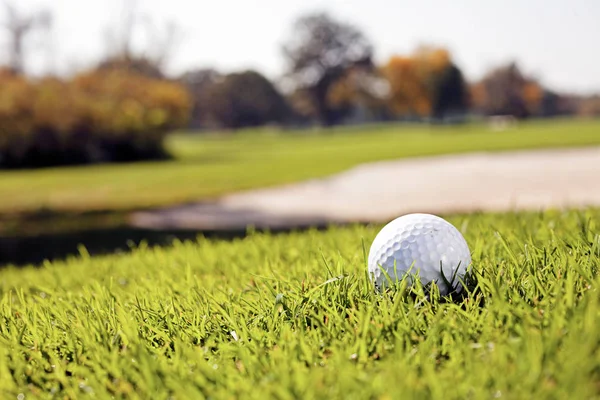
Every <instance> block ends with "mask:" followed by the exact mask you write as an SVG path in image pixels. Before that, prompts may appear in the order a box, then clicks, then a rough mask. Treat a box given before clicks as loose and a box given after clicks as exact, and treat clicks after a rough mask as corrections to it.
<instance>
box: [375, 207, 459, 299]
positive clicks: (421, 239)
mask: <svg viewBox="0 0 600 400" xmlns="http://www.w3.org/2000/svg"><path fill="white" fill-rule="evenodd" d="M470 264H471V253H470V251H469V247H468V245H467V242H466V241H465V239H464V238H463V236H462V235H461V234H460V232H459V231H458V230H457V229H456V228H455V227H454V226H453V225H452V224H450V223H449V222H447V221H446V220H444V219H443V218H440V217H438V216H435V215H431V214H407V215H403V216H401V217H398V218H396V219H395V220H393V221H391V222H390V223H388V224H387V225H386V226H384V227H383V229H382V230H381V231H380V232H379V233H378V234H377V236H376V237H375V240H374V241H373V244H372V245H371V249H370V250H369V266H368V269H369V274H370V276H371V279H373V281H374V283H375V286H376V287H377V288H382V287H383V286H384V285H386V284H388V283H389V281H388V277H386V276H385V274H384V273H383V272H382V269H383V270H385V272H386V273H387V274H388V276H389V280H392V281H395V280H396V279H398V280H400V279H402V277H403V276H404V275H405V274H406V273H407V272H409V273H410V274H411V275H412V274H416V273H417V271H418V273H419V277H420V279H421V283H423V284H424V285H425V284H427V283H429V282H431V281H435V283H436V285H437V286H438V288H439V290H440V294H441V295H446V294H448V293H449V292H450V291H451V290H452V288H451V287H448V286H449V285H448V284H447V283H446V281H445V280H444V277H445V278H446V280H448V281H449V282H452V286H454V289H455V290H456V291H460V290H461V289H462V287H461V285H460V282H459V278H461V279H462V278H463V277H464V275H465V273H466V270H467V267H468V266H469V265H470ZM442 272H443V275H442Z"/></svg>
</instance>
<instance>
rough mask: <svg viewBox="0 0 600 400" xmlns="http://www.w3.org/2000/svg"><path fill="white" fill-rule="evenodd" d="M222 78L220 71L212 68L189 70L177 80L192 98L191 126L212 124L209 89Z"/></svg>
mask: <svg viewBox="0 0 600 400" xmlns="http://www.w3.org/2000/svg"><path fill="white" fill-rule="evenodd" d="M223 78H224V77H223V75H222V74H221V73H219V72H218V71H216V70H215V69H212V68H205V69H196V70H191V71H188V72H185V73H184V74H183V75H181V77H179V82H181V84H182V85H183V86H185V87H186V88H187V90H188V91H189V92H190V94H191V96H192V98H193V103H194V105H193V108H192V113H191V114H192V115H191V120H190V126H191V127H192V128H209V127H211V126H212V125H214V121H212V120H211V115H210V109H211V103H212V98H211V91H212V88H213V86H214V85H216V84H218V83H219V82H221V81H222V80H223Z"/></svg>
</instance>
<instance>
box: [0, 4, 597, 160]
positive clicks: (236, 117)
mask: <svg viewBox="0 0 600 400" xmlns="http://www.w3.org/2000/svg"><path fill="white" fill-rule="evenodd" d="M10 11H11V12H10V13H8V15H9V20H8V22H6V23H5V28H6V30H7V31H8V32H9V36H10V38H11V41H10V43H12V46H11V48H12V49H13V51H12V52H11V55H12V57H11V59H10V61H9V63H8V65H7V66H6V67H5V68H4V69H3V70H2V71H0V166H4V167H7V166H44V165H52V164H65V163H88V162H107V161H127V160H137V159H148V158H157V157H162V156H165V155H164V151H163V150H162V139H163V138H164V135H165V134H167V133H168V132H169V131H171V130H173V129H177V128H195V129H238V128H244V127H254V126H263V125H278V126H290V127H303V126H311V125H317V126H325V127H327V126H333V125H338V124H350V123H365V122H378V121H397V120H422V121H431V122H438V123H454V122H462V121H465V120H466V119H468V118H469V116H471V115H473V114H475V115H482V116H491V115H507V116H512V117H515V118H519V119H525V118H530V117H550V116H558V115H575V114H579V115H589V116H593V115H596V116H597V115H600V98H599V97H590V98H582V97H577V96H568V95H565V94H560V93H556V92H554V91H552V90H550V89H548V88H546V87H544V86H543V85H542V84H541V83H540V82H538V81H537V80H536V79H535V78H534V77H530V76H526V75H525V74H524V73H523V72H522V71H521V70H520V68H519V67H518V65H516V64H515V63H510V64H508V65H502V66H498V67H497V68H495V69H493V70H491V71H489V73H488V74H486V75H485V76H484V77H483V78H482V79H480V80H479V81H477V82H469V81H468V80H467V79H466V78H465V76H464V74H463V72H462V71H461V69H460V67H459V66H458V65H457V64H456V62H455V61H454V60H453V58H452V55H451V54H450V52H449V51H447V50H446V49H444V48H441V47H435V46H421V47H418V48H416V49H415V50H414V51H413V52H411V53H410V54H399V55H394V56H392V57H391V58H389V59H388V60H387V61H386V62H384V63H383V64H382V65H379V64H377V63H376V62H375V57H374V54H375V46H374V45H373V43H371V41H370V40H369V39H368V38H367V36H366V35H365V34H364V33H363V32H362V31H361V30H360V29H359V28H358V27H356V26H354V25H352V24H349V23H346V22H342V21H339V20H336V19H335V18H333V17H332V16H331V15H328V14H326V13H314V14H308V15H304V16H301V17H300V18H298V19H297V21H296V22H295V23H294V25H293V26H292V27H291V32H290V36H289V39H288V40H287V41H286V43H285V44H284V46H283V48H282V56H283V57H284V59H285V61H286V71H285V74H284V75H283V76H282V77H281V79H279V80H277V81H276V82H275V81H272V80H270V79H269V78H268V77H266V76H264V75H262V74H261V73H259V72H258V71H253V70H243V71H238V72H234V73H227V74H225V73H221V72H219V71H217V70H215V69H211V68H199V69H195V70H191V71H187V72H185V73H183V74H182V75H181V76H177V77H172V76H166V74H165V72H164V62H165V59H166V58H167V56H168V51H167V50H168V49H170V48H171V47H173V40H174V37H175V33H176V29H175V27H174V25H173V24H171V25H168V26H167V29H166V30H165V31H164V32H165V33H164V35H163V36H162V39H156V40H155V41H154V42H155V43H160V44H162V46H159V47H156V48H154V51H153V52H147V53H143V54H140V53H136V52H134V51H133V50H132V47H131V43H130V42H131V29H130V28H131V26H127V25H126V26H125V27H124V28H125V29H122V30H121V32H122V34H121V36H120V37H117V38H113V39H114V43H115V45H114V47H113V51H112V52H110V53H109V54H108V55H107V56H106V57H105V58H104V59H103V60H102V61H101V62H99V63H98V64H97V65H96V66H94V67H93V68H91V69H89V70H87V71H83V72H81V73H79V74H76V75H75V76H74V77H71V78H69V79H59V78H56V77H46V78H44V79H41V80H33V79H31V78H28V77H27V76H26V74H25V72H24V70H23V61H22V60H23V40H24V38H25V37H26V35H27V34H28V33H29V32H31V31H32V30H34V29H36V28H39V27H47V25H48V21H49V17H48V15H47V13H42V14H40V15H34V16H27V17H23V16H20V15H18V14H17V13H16V11H15V10H14V9H12V10H10ZM130 17H131V18H129V19H128V24H131V20H133V17H134V13H133V11H132V13H131V15H130Z"/></svg>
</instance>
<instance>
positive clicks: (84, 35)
mask: <svg viewBox="0 0 600 400" xmlns="http://www.w3.org/2000/svg"><path fill="white" fill-rule="evenodd" d="M8 1H11V2H12V3H13V4H16V5H17V8H18V9H19V10H20V11H21V12H23V13H25V14H26V13H29V12H31V11H33V10H38V9H41V8H44V7H45V8H48V9H50V10H51V11H52V13H53V16H54V23H53V28H52V30H51V31H50V32H49V33H43V34H39V35H37V36H36V37H32V38H31V40H30V43H29V49H30V51H29V54H30V56H29V57H28V59H27V64H26V67H27V70H28V72H31V73H33V74H43V73H45V71H54V72H56V73H60V74H68V73H72V72H75V71H77V70H78V69H81V68H85V67H88V66H90V65H91V64H92V63H93V62H95V61H97V60H98V59H99V58H100V57H101V56H102V55H103V54H105V51H106V49H107V43H108V41H107V32H113V33H114V32H116V31H117V30H118V29H119V26H121V24H120V22H121V21H122V20H123V16H124V10H125V4H126V3H127V1H128V0H8ZM137 9H138V11H139V13H140V15H144V16H146V17H147V18H148V19H149V20H152V21H154V22H155V23H156V24H157V26H164V24H165V23H166V22H168V21H174V22H175V23H176V24H177V25H178V27H179V28H180V35H179V40H178V41H177V42H176V46H174V47H173V48H172V49H171V57H170V58H169V63H168V64H167V71H168V72H169V73H170V74H179V73H181V72H183V71H185V70H188V69H195V68H207V67H210V68H216V69H218V70H220V71H223V72H232V71H236V70H242V69H249V68H251V69H255V70H258V71H259V72H261V73H263V74H265V75H267V76H268V77H269V78H271V79H277V78H278V77H279V76H280V75H281V74H282V73H283V72H284V70H285V67H286V64H285V60H284V57H283V54H282V52H281V46H282V45H283V44H284V43H285V41H286V40H287V39H288V38H289V37H290V35H291V34H292V25H293V22H294V21H295V19H297V18H298V17H299V16H301V15H303V14H307V13H311V12H321V11H324V12H328V13H330V15H331V16H332V17H334V18H336V19H338V20H340V21H342V22H346V23H351V24H354V25H356V26H357V27H358V28H360V29H361V30H362V31H363V32H364V33H365V35H366V36H367V37H368V38H369V39H370V40H371V42H372V43H373V44H374V46H375V51H376V53H375V57H376V60H377V61H378V62H380V63H383V62H385V61H386V60H387V59H389V57H390V56H392V55H395V54H408V53H410V52H411V51H413V50H414V49H415V48H416V47H417V46H419V45H425V44H427V45H435V46H443V47H445V48H447V49H448V50H449V51H450V52H451V54H452V56H453V59H454V61H455V63H456V64H457V65H458V66H459V67H460V68H461V69H462V70H463V72H464V74H465V75H466V77H467V79H469V80H471V81H472V80H477V79H479V78H481V77H482V76H483V74H485V72H487V71H489V69H490V68H493V67H495V66H498V65H501V64H503V63H506V62H509V61H512V60H514V61H516V62H517V63H518V64H519V66H520V67H521V68H522V70H523V71H524V72H525V73H527V74H530V75H532V76H535V77H536V78H538V79H540V80H541V82H542V83H543V84H544V85H546V86H548V87H550V88H552V89H555V90H560V91H564V92H571V93H581V94H590V93H594V92H596V93H600V43H599V42H598V41H599V39H600V22H599V21H600V0H569V1H567V0H485V1H482V0H452V1H449V0H421V1H414V0H413V1H407V0H214V1H207V0H200V1H190V0H168V1H165V0H137ZM5 19H6V13H5V10H4V9H3V8H0V21H4V20H5ZM160 24H163V25H160ZM136 32H137V33H136V36H135V37H136V43H137V46H139V47H140V48H145V47H147V46H146V45H147V44H148V41H147V37H145V36H144V35H143V30H142V28H141V27H140V28H139V29H138V30H137V31H136ZM152 43H156V41H155V40H151V42H150V44H152ZM0 46H2V51H3V52H2V53H0V54H1V55H2V56H3V57H6V54H7V53H6V34H5V33H3V32H0Z"/></svg>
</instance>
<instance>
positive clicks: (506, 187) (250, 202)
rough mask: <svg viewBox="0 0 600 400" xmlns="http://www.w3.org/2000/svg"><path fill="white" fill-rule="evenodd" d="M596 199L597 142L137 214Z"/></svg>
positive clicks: (349, 174) (206, 222)
mask: <svg viewBox="0 0 600 400" xmlns="http://www.w3.org/2000/svg"><path fill="white" fill-rule="evenodd" d="M587 205H598V206H600V147H591V148H583V149H558V150H536V151H518V152H506V153H471V154H462V155H449V156H440V157H425V158H416V159H404V160H399V161H383V162H376V163H370V164H364V165H360V166H357V167H355V168H352V169H350V170H348V171H346V172H343V173H340V174H337V175H333V176H331V177H328V178H324V179H315V180H310V181H306V182H301V183H297V184H290V185H285V186H279V187H274V188H266V189H258V190H252V191H248V192H243V193H237V194H232V195H229V196H225V197H223V198H222V199H220V200H219V201H217V202H214V203H210V204H206V203H199V204H191V205H182V206H177V207H173V208H168V209H161V210H156V211H149V212H139V213H135V214H133V215H132V217H131V221H132V224H133V225H135V226H138V227H145V228H152V229H167V228H177V229H184V228H190V229H203V230H204V229H205V230H231V229H236V230H237V229H245V227H246V226H248V225H253V226H255V227H257V228H271V229H280V228H293V227H302V226H311V225H318V226H323V225H327V224H330V223H347V222H386V221H388V220H390V219H392V218H394V217H396V216H398V215H402V214H405V213H409V212H431V213H448V212H467V211H474V210H488V211H502V210H517V209H530V210H531V209H533V210H537V209H544V208H561V207H580V206H587Z"/></svg>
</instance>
